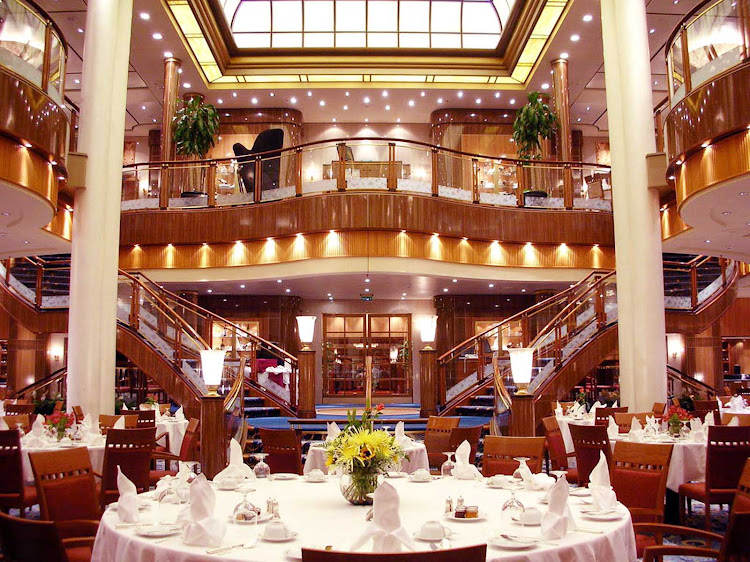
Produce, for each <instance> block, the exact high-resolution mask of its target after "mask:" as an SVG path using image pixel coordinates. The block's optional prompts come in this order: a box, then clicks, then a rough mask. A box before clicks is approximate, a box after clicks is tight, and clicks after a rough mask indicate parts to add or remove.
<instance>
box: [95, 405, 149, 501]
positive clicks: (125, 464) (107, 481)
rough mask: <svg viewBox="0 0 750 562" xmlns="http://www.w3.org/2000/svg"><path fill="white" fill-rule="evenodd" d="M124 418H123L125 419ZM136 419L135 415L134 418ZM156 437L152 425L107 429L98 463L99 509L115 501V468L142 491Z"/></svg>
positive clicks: (146, 484)
mask: <svg viewBox="0 0 750 562" xmlns="http://www.w3.org/2000/svg"><path fill="white" fill-rule="evenodd" d="M125 419H127V417H126V418H125ZM136 419H137V418H136ZM155 439H156V427H144V428H141V429H110V430H109V431H107V442H106V444H105V446H104V464H103V466H102V493H101V498H100V503H101V506H102V508H104V507H105V506H106V505H107V504H109V503H112V502H113V501H117V498H118V497H120V494H119V492H118V491H117V467H118V466H119V467H120V469H121V470H122V472H123V474H124V475H125V476H127V477H128V478H129V479H130V481H131V482H132V483H133V484H135V487H136V489H137V490H138V492H145V491H147V490H148V486H149V470H150V468H151V451H152V449H153V446H154V440H155Z"/></svg>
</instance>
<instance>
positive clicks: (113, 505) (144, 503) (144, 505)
mask: <svg viewBox="0 0 750 562" xmlns="http://www.w3.org/2000/svg"><path fill="white" fill-rule="evenodd" d="M117 505H118V502H114V503H111V504H109V509H111V510H112V511H117ZM150 507H151V503H150V502H148V501H143V500H141V499H139V500H138V511H146V510H147V509H149V508H150Z"/></svg>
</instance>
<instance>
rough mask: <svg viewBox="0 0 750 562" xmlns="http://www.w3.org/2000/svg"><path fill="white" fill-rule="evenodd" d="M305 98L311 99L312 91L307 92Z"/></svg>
mask: <svg viewBox="0 0 750 562" xmlns="http://www.w3.org/2000/svg"><path fill="white" fill-rule="evenodd" d="M307 97H308V98H311V97H312V91H310V90H307Z"/></svg>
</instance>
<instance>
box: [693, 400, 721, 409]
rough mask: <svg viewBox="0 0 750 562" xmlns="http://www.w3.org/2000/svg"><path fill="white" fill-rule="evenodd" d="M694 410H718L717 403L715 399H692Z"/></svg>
mask: <svg viewBox="0 0 750 562" xmlns="http://www.w3.org/2000/svg"><path fill="white" fill-rule="evenodd" d="M693 407H694V408H695V409H696V410H718V409H719V403H718V402H717V401H716V400H693Z"/></svg>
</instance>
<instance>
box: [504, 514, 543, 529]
mask: <svg viewBox="0 0 750 562" xmlns="http://www.w3.org/2000/svg"><path fill="white" fill-rule="evenodd" d="M511 519H512V520H513V522H514V523H518V524H519V525H523V526H524V527H541V526H542V518H541V517H539V521H536V522H534V523H526V522H524V521H521V518H520V517H518V515H514V516H513V517H511Z"/></svg>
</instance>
